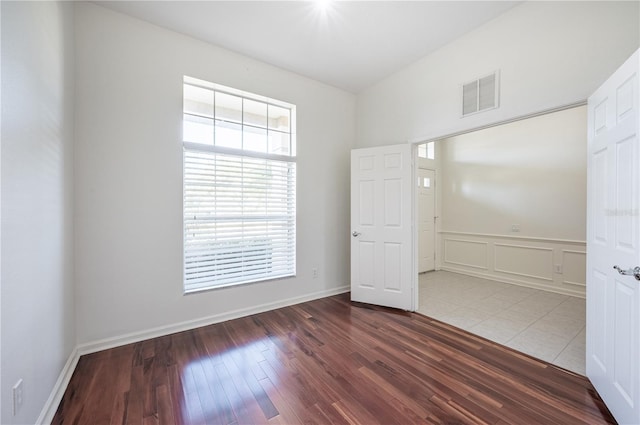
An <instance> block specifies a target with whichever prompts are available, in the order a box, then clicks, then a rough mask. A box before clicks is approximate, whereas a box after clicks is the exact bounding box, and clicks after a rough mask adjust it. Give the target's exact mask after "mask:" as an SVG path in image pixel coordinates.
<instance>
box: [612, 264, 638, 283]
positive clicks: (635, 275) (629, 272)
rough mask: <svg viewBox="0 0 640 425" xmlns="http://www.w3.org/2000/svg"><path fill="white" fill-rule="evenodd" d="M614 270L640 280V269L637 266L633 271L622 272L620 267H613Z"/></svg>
mask: <svg viewBox="0 0 640 425" xmlns="http://www.w3.org/2000/svg"><path fill="white" fill-rule="evenodd" d="M613 268H614V269H616V270H618V273H620V274H623V275H625V276H633V277H635V278H636V280H640V267H639V266H636V267H634V268H632V269H629V270H622V269H621V268H620V267H618V266H613Z"/></svg>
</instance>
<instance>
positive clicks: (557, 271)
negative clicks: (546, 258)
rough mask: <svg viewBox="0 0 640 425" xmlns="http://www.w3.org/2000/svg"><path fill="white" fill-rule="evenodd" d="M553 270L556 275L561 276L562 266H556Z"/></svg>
mask: <svg viewBox="0 0 640 425" xmlns="http://www.w3.org/2000/svg"><path fill="white" fill-rule="evenodd" d="M554 270H555V272H556V273H558V274H562V264H556V265H555V267H554Z"/></svg>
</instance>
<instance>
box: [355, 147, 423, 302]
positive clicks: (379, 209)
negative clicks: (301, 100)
mask: <svg viewBox="0 0 640 425" xmlns="http://www.w3.org/2000/svg"><path fill="white" fill-rule="evenodd" d="M411 155H412V146H411V145H408V144H407V145H396V146H383V147H379V148H367V149H354V150H353V151H352V152H351V231H352V236H351V299H352V300H353V301H359V302H364V303H369V304H377V305H382V306H387V307H395V308H401V309H403V310H413V309H414V304H413V299H414V294H413V292H414V288H415V281H416V277H415V274H416V273H415V269H414V264H415V263H414V259H413V256H414V255H415V254H414V253H415V251H414V248H413V241H414V238H413V233H412V230H413V222H412V221H413V212H412V211H413V209H412V208H413V196H412V189H413V187H412V184H411V182H412V174H413V169H412V167H413V162H412V156H411Z"/></svg>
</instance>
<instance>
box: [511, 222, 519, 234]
mask: <svg viewBox="0 0 640 425" xmlns="http://www.w3.org/2000/svg"><path fill="white" fill-rule="evenodd" d="M511 231H512V232H519V231H520V225H519V224H512V225H511Z"/></svg>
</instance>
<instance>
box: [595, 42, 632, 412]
mask: <svg viewBox="0 0 640 425" xmlns="http://www.w3.org/2000/svg"><path fill="white" fill-rule="evenodd" d="M639 61H640V54H639V52H636V53H635V54H634V55H633V56H632V57H631V58H630V59H629V60H628V61H627V62H625V64H624V65H623V66H622V67H621V68H620V69H618V70H617V71H616V72H615V73H614V74H613V75H612V76H611V77H610V78H609V79H608V80H607V81H606V82H605V83H604V84H603V85H602V86H601V87H600V88H599V89H598V90H597V91H596V92H595V93H594V94H593V95H592V96H591V97H590V98H589V105H588V113H589V117H588V148H587V152H588V162H587V180H588V182H587V185H588V200H587V376H588V377H589V378H590V379H591V381H592V382H593V384H594V386H595V387H596V389H597V390H598V393H599V394H600V396H601V397H602V398H603V400H604V401H605V403H606V404H607V406H608V407H609V409H610V410H611V413H612V414H613V415H614V417H615V418H616V420H617V421H618V422H619V423H621V424H638V423H640V367H639V365H638V363H639V360H638V359H640V282H639V281H638V280H636V279H635V278H634V277H633V276H628V275H622V274H619V273H618V272H617V271H616V270H614V268H613V266H614V265H617V266H619V267H620V268H622V269H623V270H627V269H630V268H633V267H635V266H638V265H640V246H639V245H640V243H639V241H640V209H639V208H640V174H639V173H638V169H639V168H640V155H639V153H638V152H639V150H640V149H639V146H640V141H639V140H638V133H639V124H640V122H639V121H640V119H639V114H640V110H639V104H640V95H639V91H638V86H639V81H640V77H639Z"/></svg>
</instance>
